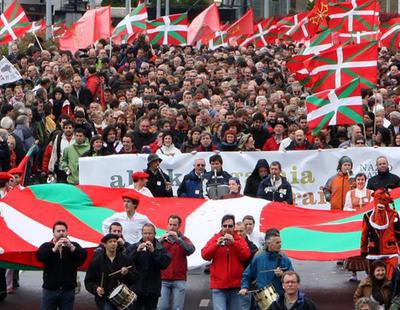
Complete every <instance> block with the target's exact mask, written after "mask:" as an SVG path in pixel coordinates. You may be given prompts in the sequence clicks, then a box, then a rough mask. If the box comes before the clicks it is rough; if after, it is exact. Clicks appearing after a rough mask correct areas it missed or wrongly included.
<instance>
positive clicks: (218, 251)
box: [201, 214, 251, 310]
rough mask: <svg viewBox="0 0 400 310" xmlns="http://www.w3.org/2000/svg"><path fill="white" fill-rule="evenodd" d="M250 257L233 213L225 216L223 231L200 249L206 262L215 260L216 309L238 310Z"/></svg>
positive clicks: (212, 277) (212, 276)
mask: <svg viewBox="0 0 400 310" xmlns="http://www.w3.org/2000/svg"><path fill="white" fill-rule="evenodd" d="M250 255H251V253H250V249H249V247H248V246H247V243H246V240H245V239H243V237H242V236H241V235H239V234H238V233H235V217H234V216H233V215H231V214H226V215H224V216H223V217H222V220H221V230H220V231H219V232H218V233H217V234H215V235H214V236H213V237H212V238H211V239H210V240H209V241H208V242H207V244H206V245H205V247H204V248H203V249H202V250H201V256H202V257H203V259H205V260H208V261H210V260H211V261H212V262H211V268H210V288H211V289H212V299H213V305H214V309H221V310H238V309H239V296H238V292H239V288H240V281H241V278H242V272H243V264H244V262H246V261H247V260H248V259H249V257H250Z"/></svg>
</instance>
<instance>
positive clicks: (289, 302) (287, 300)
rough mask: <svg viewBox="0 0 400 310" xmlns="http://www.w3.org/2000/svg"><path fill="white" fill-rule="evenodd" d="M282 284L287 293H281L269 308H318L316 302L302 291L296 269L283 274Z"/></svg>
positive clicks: (271, 309) (313, 309) (274, 309)
mask: <svg viewBox="0 0 400 310" xmlns="http://www.w3.org/2000/svg"><path fill="white" fill-rule="evenodd" d="M282 286H283V290H284V291H285V293H283V294H281V295H279V298H278V299H277V300H275V301H274V302H273V303H272V305H271V306H270V307H269V308H268V310H280V309H292V310H296V309H303V310H317V306H316V305H315V304H314V302H313V301H312V300H311V299H309V298H307V297H305V296H304V293H303V292H301V291H300V289H299V287H300V276H299V274H298V273H296V272H294V271H286V272H284V273H283V275H282Z"/></svg>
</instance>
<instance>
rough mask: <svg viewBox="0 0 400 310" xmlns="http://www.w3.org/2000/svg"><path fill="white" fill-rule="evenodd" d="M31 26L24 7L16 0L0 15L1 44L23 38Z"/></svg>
mask: <svg viewBox="0 0 400 310" xmlns="http://www.w3.org/2000/svg"><path fill="white" fill-rule="evenodd" d="M30 28H31V23H30V22H29V20H28V17H27V16H26V14H25V11H24V9H23V8H22V6H21V5H20V4H19V3H18V2H17V0H14V1H13V2H12V3H11V4H10V5H9V6H8V7H7V8H6V10H5V11H4V12H3V13H1V15H0V45H1V44H5V43H8V42H12V41H15V40H16V39H18V38H21V37H22V36H23V35H24V34H25V33H26V32H27V31H29V30H30Z"/></svg>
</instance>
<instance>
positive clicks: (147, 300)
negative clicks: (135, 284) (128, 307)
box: [133, 295, 158, 310]
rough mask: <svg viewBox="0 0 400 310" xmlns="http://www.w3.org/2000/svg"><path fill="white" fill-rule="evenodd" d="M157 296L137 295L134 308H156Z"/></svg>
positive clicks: (136, 309) (154, 309)
mask: <svg viewBox="0 0 400 310" xmlns="http://www.w3.org/2000/svg"><path fill="white" fill-rule="evenodd" d="M157 302H158V296H144V295H137V300H136V302H135V306H134V307H133V308H134V309H135V310H157Z"/></svg>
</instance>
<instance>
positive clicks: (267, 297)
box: [253, 285, 278, 310]
mask: <svg viewBox="0 0 400 310" xmlns="http://www.w3.org/2000/svg"><path fill="white" fill-rule="evenodd" d="M253 297H254V299H255V301H256V302H257V305H258V309H260V310H267V309H268V308H269V306H271V305H272V303H273V302H274V301H275V300H276V299H277V298H278V293H277V292H276V290H275V288H274V287H273V285H268V286H266V287H263V288H261V289H259V290H256V291H255V292H253Z"/></svg>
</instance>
